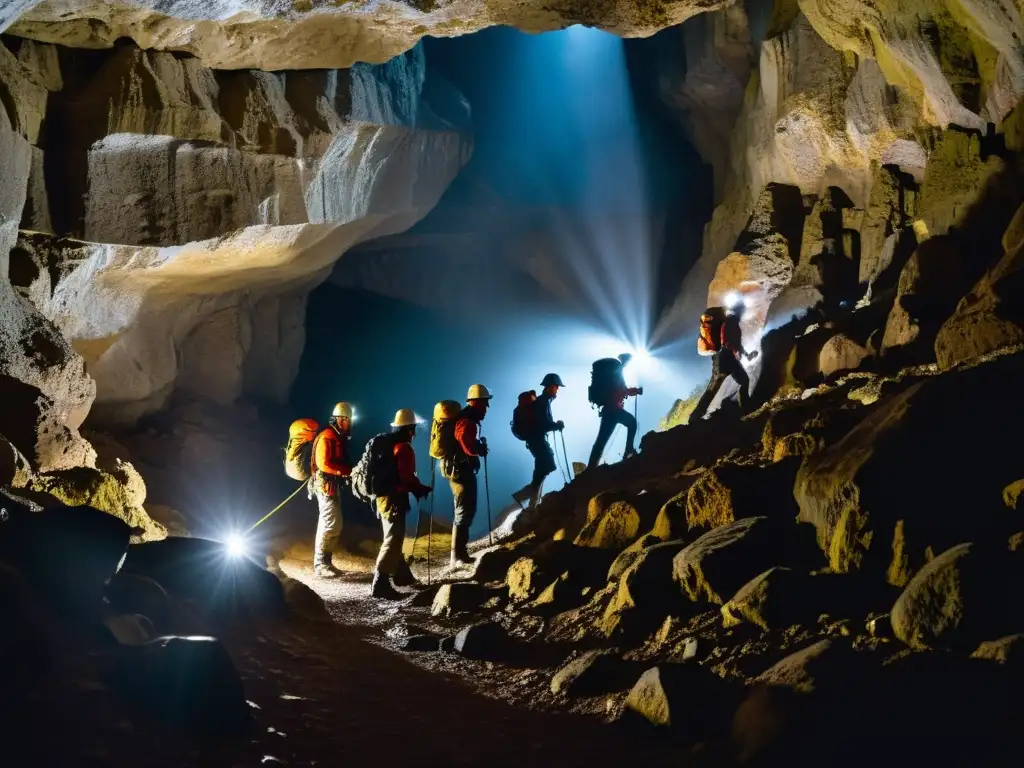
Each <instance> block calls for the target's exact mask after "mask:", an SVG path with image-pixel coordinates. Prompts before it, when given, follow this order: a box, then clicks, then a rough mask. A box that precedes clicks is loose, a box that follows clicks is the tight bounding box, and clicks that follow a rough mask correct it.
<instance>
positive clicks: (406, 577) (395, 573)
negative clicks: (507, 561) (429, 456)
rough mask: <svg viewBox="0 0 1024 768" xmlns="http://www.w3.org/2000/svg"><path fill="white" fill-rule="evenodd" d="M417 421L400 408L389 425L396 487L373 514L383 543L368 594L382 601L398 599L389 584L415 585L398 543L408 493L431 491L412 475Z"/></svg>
mask: <svg viewBox="0 0 1024 768" xmlns="http://www.w3.org/2000/svg"><path fill="white" fill-rule="evenodd" d="M418 423H419V420H418V419H417V418H416V414H415V413H413V411H412V410H411V409H409V408H403V409H402V410H400V411H399V412H398V413H396V414H395V420H394V421H393V422H391V428H392V429H393V430H394V435H395V444H394V448H393V452H394V457H395V465H396V469H397V475H398V486H397V487H396V488H395V491H394V493H391V494H389V495H387V496H378V497H377V514H378V516H379V517H380V523H381V526H382V527H383V529H384V541H383V542H382V543H381V545H380V552H379V553H378V554H377V562H376V564H375V565H374V568H373V582H372V584H371V585H370V595H371V596H372V597H380V598H384V599H396V598H400V597H402V595H401V593H399V592H398V591H396V590H395V588H394V586H393V585H392V583H391V582H392V579H394V585H395V586H399V587H413V586H418V585H419V582H418V581H417V580H416V577H415V576H413V574H412V570H411V569H410V568H409V563H408V562H406V560H405V557H404V555H403V554H402V542H404V541H405V516H406V515H407V514H408V513H409V509H410V508H411V504H410V503H409V494H410V493H411V494H412V495H413V496H415V497H416V498H417V499H422V498H425V497H426V496H427V494H429V493H430V492H431V490H433V489H432V488H431V487H430V486H429V485H424V484H423V483H422V482H420V479H419V477H418V476H417V475H416V452H415V450H413V447H412V439H413V437H415V436H416V425H417V424H418Z"/></svg>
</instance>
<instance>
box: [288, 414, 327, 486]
mask: <svg viewBox="0 0 1024 768" xmlns="http://www.w3.org/2000/svg"><path fill="white" fill-rule="evenodd" d="M319 432H320V425H319V424H317V423H316V421H315V420H314V419H299V420H297V421H293V422H292V425H291V426H290V427H289V428H288V445H286V446H285V449H284V473H285V474H286V475H288V477H290V478H291V479H292V480H308V479H309V476H310V473H311V472H312V469H311V467H310V464H311V461H312V458H313V440H314V438H316V436H317V434H319Z"/></svg>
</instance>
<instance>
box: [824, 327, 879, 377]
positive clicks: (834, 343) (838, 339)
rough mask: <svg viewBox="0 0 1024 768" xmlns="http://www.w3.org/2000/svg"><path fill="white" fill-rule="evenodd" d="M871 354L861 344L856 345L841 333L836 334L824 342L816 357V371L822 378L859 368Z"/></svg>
mask: <svg viewBox="0 0 1024 768" xmlns="http://www.w3.org/2000/svg"><path fill="white" fill-rule="evenodd" d="M870 354H871V353H870V352H869V351H868V349H867V348H866V347H865V346H864V345H863V344H858V343H857V342H856V341H854V340H853V339H851V338H850V337H849V336H846V335H845V334H842V333H837V334H836V335H835V336H833V337H832V338H831V339H829V340H828V341H826V342H825V346H823V347H822V348H821V353H820V354H819V356H818V370H820V371H821V373H822V375H823V376H831V375H832V374H834V373H839V372H842V371H855V370H857V369H858V368H860V366H861V363H863V362H864V361H865V360H866V359H867V358H868V356H869V355H870Z"/></svg>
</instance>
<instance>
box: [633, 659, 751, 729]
mask: <svg viewBox="0 0 1024 768" xmlns="http://www.w3.org/2000/svg"><path fill="white" fill-rule="evenodd" d="M730 698H731V695H730V694H729V692H728V690H727V686H726V683H725V682H724V681H723V680H722V679H721V678H719V677H717V676H716V675H715V674H713V673H712V672H711V671H710V670H708V669H706V668H704V667H702V666H700V665H698V664H693V663H686V664H661V665H659V666H657V667H651V668H650V669H648V670H647V671H646V672H644V673H643V674H642V675H641V676H640V679H639V680H637V681H636V683H635V684H634V685H633V687H632V689H630V691H629V694H628V695H627V696H626V705H625V707H626V710H625V711H626V712H628V713H630V714H631V715H632V716H633V717H634V718H641V719H642V720H644V721H646V722H648V723H649V724H651V725H652V726H655V727H657V728H663V729H666V730H669V729H671V730H672V731H673V732H674V733H675V735H677V736H679V737H681V738H683V739H685V740H686V741H705V740H710V739H711V738H713V737H714V736H716V735H718V732H719V731H720V730H721V729H723V728H724V727H725V726H726V724H727V723H728V719H727V718H728V714H727V712H728V701H729V699H730Z"/></svg>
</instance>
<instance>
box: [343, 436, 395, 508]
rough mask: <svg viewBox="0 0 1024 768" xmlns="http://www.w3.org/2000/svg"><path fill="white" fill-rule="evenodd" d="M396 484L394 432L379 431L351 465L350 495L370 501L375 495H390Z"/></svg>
mask: <svg viewBox="0 0 1024 768" xmlns="http://www.w3.org/2000/svg"><path fill="white" fill-rule="evenodd" d="M398 485H399V479H398V462H397V461H395V433H394V432H381V433H380V434H379V435H375V436H374V437H371V438H370V440H369V442H368V443H367V444H366V447H365V448H363V455H362V456H361V457H360V458H359V461H357V462H356V465H355V466H354V467H352V495H354V496H355V497H356V498H357V499H359V500H361V501H365V502H367V503H370V502H372V501H373V499H374V498H375V497H378V496H390V495H391V494H393V493H394V492H395V489H396V488H398Z"/></svg>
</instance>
